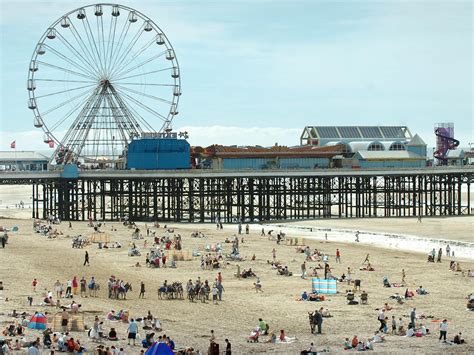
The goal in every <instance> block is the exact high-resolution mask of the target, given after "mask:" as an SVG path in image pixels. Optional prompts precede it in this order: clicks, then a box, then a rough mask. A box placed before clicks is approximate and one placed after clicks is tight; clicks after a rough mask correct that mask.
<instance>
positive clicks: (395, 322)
mask: <svg viewBox="0 0 474 355" xmlns="http://www.w3.org/2000/svg"><path fill="white" fill-rule="evenodd" d="M396 333H397V320H396V319H395V316H392V334H396Z"/></svg>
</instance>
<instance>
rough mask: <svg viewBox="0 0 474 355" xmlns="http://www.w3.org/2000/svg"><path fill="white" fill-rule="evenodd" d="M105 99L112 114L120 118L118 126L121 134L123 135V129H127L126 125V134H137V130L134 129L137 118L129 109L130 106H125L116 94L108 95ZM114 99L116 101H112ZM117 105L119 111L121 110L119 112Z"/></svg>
mask: <svg viewBox="0 0 474 355" xmlns="http://www.w3.org/2000/svg"><path fill="white" fill-rule="evenodd" d="M107 99H108V101H109V106H110V111H111V112H112V115H113V116H114V117H117V118H118V119H119V120H120V121H119V123H120V124H119V125H118V126H119V129H120V131H121V133H122V135H123V136H125V133H124V130H125V129H127V127H129V129H127V130H128V135H130V136H131V135H138V131H137V130H136V126H137V120H136V119H135V117H134V115H133V113H132V111H131V107H129V106H127V105H126V104H125V102H124V101H123V99H122V98H121V97H119V96H118V95H109V96H108V97H107ZM114 100H115V101H117V102H114ZM119 107H121V110H120V111H122V112H119V110H118V108H119Z"/></svg>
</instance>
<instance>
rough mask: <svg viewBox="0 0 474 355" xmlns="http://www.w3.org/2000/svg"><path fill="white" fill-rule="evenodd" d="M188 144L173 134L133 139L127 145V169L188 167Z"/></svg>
mask: <svg viewBox="0 0 474 355" xmlns="http://www.w3.org/2000/svg"><path fill="white" fill-rule="evenodd" d="M190 167H191V166H190V146H189V143H188V142H187V141H186V140H185V139H177V137H176V136H175V135H174V134H171V135H170V134H168V135H167V136H161V138H141V139H135V140H133V141H132V142H130V144H129V145H128V150H127V169H135V170H173V169H189V168H190Z"/></svg>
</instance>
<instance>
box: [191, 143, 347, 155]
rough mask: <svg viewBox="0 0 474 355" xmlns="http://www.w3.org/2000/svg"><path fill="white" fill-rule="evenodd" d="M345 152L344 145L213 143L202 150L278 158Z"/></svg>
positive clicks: (195, 148) (199, 151)
mask: <svg viewBox="0 0 474 355" xmlns="http://www.w3.org/2000/svg"><path fill="white" fill-rule="evenodd" d="M192 152H193V153H198V154H199V153H201V152H202V148H201V147H193V148H192ZM343 152H344V146H343V145H335V146H328V147H315V146H297V147H287V146H281V145H279V146H273V147H269V148H264V147H261V146H243V147H238V146H223V145H217V144H215V145H211V146H209V147H207V148H205V149H204V151H203V152H202V153H203V155H205V156H210V157H222V158H276V157H295V158H296V157H299V158H315V157H332V156H334V155H338V154H342V153H343Z"/></svg>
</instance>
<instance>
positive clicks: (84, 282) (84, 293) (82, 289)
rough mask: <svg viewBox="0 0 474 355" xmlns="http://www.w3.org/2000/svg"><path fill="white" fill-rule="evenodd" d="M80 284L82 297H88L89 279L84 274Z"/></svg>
mask: <svg viewBox="0 0 474 355" xmlns="http://www.w3.org/2000/svg"><path fill="white" fill-rule="evenodd" d="M79 284H80V286H81V297H87V293H86V285H87V281H86V279H85V278H84V276H82V279H81V280H80V281H79Z"/></svg>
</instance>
